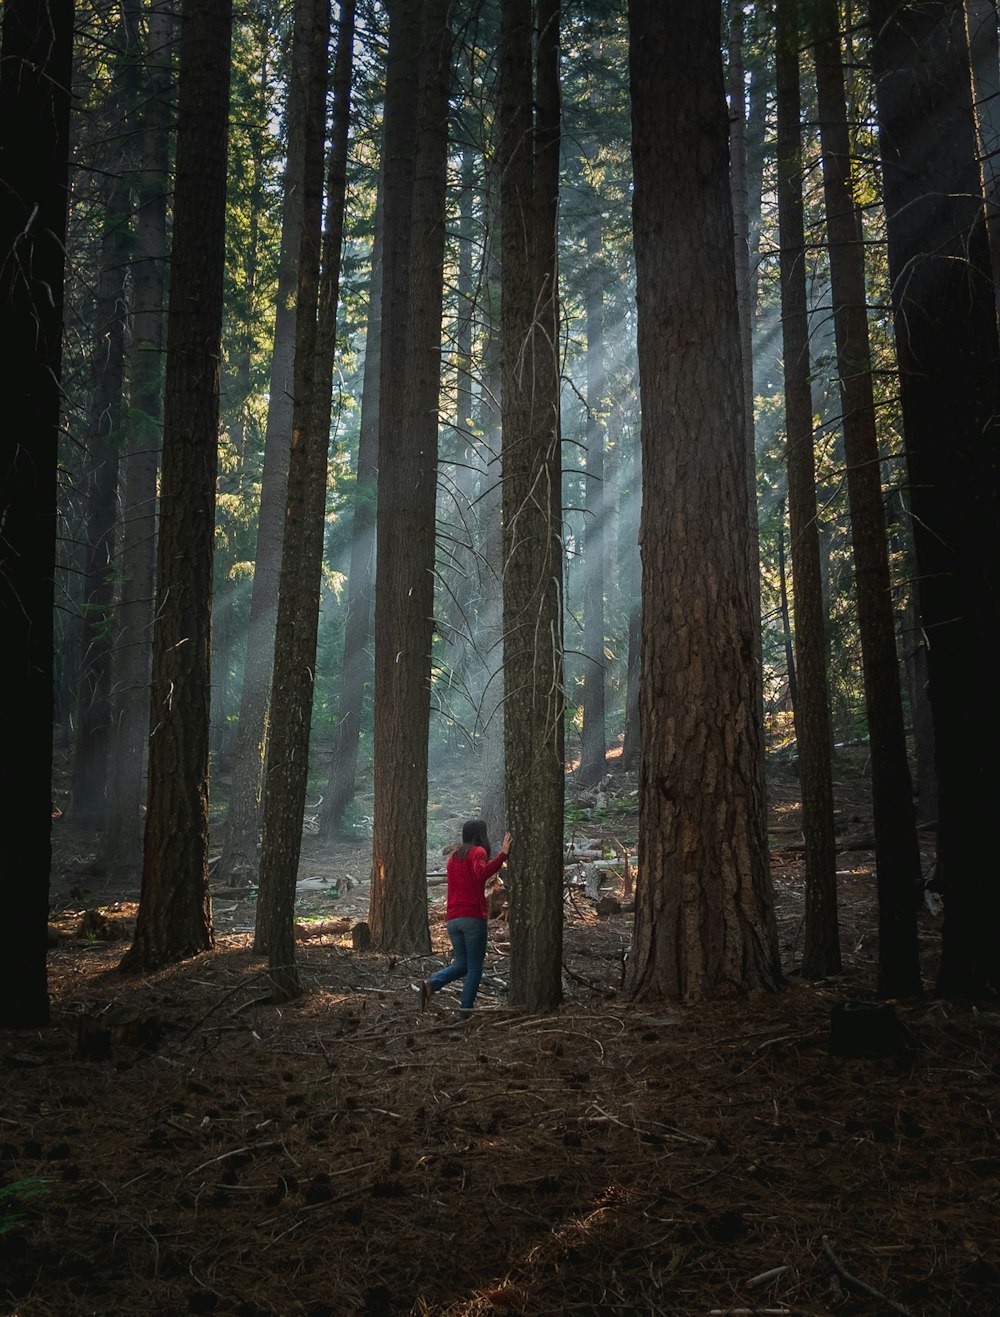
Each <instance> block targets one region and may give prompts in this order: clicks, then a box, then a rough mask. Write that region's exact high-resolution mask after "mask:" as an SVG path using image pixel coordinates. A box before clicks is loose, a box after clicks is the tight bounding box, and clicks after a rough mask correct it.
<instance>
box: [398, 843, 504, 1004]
mask: <svg viewBox="0 0 1000 1317" xmlns="http://www.w3.org/2000/svg"><path fill="white" fill-rule="evenodd" d="M509 851H510V833H509V832H505V833H504V835H503V846H502V847H501V849H500V851H499V852H498V853H497V855H496V856H495V857H494V858H493V859H492V860H491V859H490V839H489V837H488V836H487V833H486V820H485V819H469V821H468V822H467V823H465V824H463V826H462V844H461V845H460V846H458V847H456V849H455V850H453V851H452V853H451V855H450V856H449V857H448V909H447V912H446V918H447V921H448V922H447V924H446V925H445V927H446V928H447V929H448V936H449V937H450V938H451V945H452V947H453V948H454V960H452V962H451V964H450V965H446V966H445V968H444V969H439V970H438V971H437V973H436V974H432V975H431V976H430V978H429V979H425V980H424V982H423V983H422V984H421V985H420V1009H421V1010H423V1009H424V1007H425V1006H426V1005H427V1003H428V1002H429V1001H430V999H431V997H433V995H434V994H435V992H437V990H438V988H443V987H444V985H445V984H446V983H453V982H454V981H455V979H463V978H464V979H465V983H464V984H463V986H462V1003H461V1007H460V1009H459V1014H460V1015H461V1017H462V1019H463V1020H466V1019H468V1018H469V1015H470V1013H471V1011H472V1003H473V1002H474V1001H475V1000H476V993H477V992H478V991H479V983H480V980H481V979H482V977H483V960H484V959H485V957H486V883H487V881H488V880H489V879H490V878H492V877H493V875H494V874H495V873H498V872H499V871H500V869H501V868H502V866H503V865H504V864H505V862H506V860H507V855H508V852H509Z"/></svg>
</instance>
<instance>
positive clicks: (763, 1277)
mask: <svg viewBox="0 0 1000 1317" xmlns="http://www.w3.org/2000/svg"><path fill="white" fill-rule="evenodd" d="M789 1269H790V1268H789V1267H788V1266H784V1267H772V1268H771V1270H770V1271H762V1272H761V1273H760V1275H759V1276H751V1277H750V1279H749V1280H748V1281H744V1284H745V1285H746V1287H747V1289H749V1288H750V1287H751V1285H766V1284H767V1282H768V1281H769V1280H777V1279H778V1277H779V1276H783V1275H784V1274H785V1272H786V1271H788V1270H789Z"/></svg>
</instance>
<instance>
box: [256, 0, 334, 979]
mask: <svg viewBox="0 0 1000 1317" xmlns="http://www.w3.org/2000/svg"><path fill="white" fill-rule="evenodd" d="M303 3H305V4H306V6H307V8H309V9H312V11H313V14H312V23H311V35H310V40H309V46H308V49H307V50H306V51H305V52H304V53H303V63H304V65H305V67H306V68H307V70H308V79H309V82H308V90H307V95H306V103H305V112H306V130H305V160H304V170H303V179H304V189H303V213H302V239H301V243H300V246H299V254H300V261H299V295H298V311H297V325H296V335H295V407H294V412H293V421H292V452H291V461H290V463H289V468H288V511H287V513H286V516H285V542H284V546H283V548H282V553H281V583H280V587H279V593H278V628H277V636H276V639H275V646H274V684H273V689H272V691H271V709H272V711H273V725H272V730H271V742H270V747H269V751H268V760H267V782H266V789H265V796H264V837H263V843H262V847H261V866H260V898H259V900H258V905H257V939H256V945H257V949H258V950H266V951H267V952H268V956H269V964H270V966H271V980H272V983H273V984H274V993H275V1000H277V1001H285V1000H289V999H290V998H292V997H295V996H298V994H299V992H300V990H301V989H300V986H299V979H298V972H297V970H296V969H295V966H294V960H295V931H294V916H295V880H296V878H297V877H298V869H299V854H300V851H301V846H302V816H303V814H304V812H305V803H306V788H307V786H308V782H309V736H310V730H311V726H312V708H313V690H314V687H315V678H314V673H315V670H316V638H317V634H318V629H319V598H320V586H321V581H322V572H323V538H324V531H325V527H326V477H327V463H328V456H329V448H330V413H331V389H332V379H333V364H334V354H335V349H336V325H337V300H338V298H339V295H340V254H341V245H342V239H343V231H344V204H345V198H346V191H347V188H346V170H347V137H348V121H349V115H350V88H351V67H352V55H353V45H354V5H353V2H352V0H347V3H345V4H342V5H341V9H340V33H339V39H338V42H337V61H336V88H335V92H334V119H333V125H332V141H331V148H330V174H329V178H330V186H329V188H328V210H327V223H326V231H325V233H323V235H322V243H321V229H322V219H323V146H324V141H325V138H326V134H325V127H326V112H325V111H326V91H327V64H328V59H329V56H328V47H329V42H330V5H329V0H303ZM321 269H322V280H321V279H320V271H321Z"/></svg>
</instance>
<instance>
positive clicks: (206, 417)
mask: <svg viewBox="0 0 1000 1317" xmlns="http://www.w3.org/2000/svg"><path fill="white" fill-rule="evenodd" d="M231 37H232V4H231V0H202V3H200V4H198V5H195V6H193V7H191V8H186V9H185V10H184V13H183V17H182V19H181V52H180V83H179V89H178V111H177V165H176V174H175V182H174V225H173V235H174V236H173V247H172V251H171V280H170V309H169V314H168V318H167V376H166V387H165V396H164V443H163V472H162V478H161V483H160V535H159V544H158V546H157V595H156V605H157V607H156V630H155V633H154V638H153V671H152V692H151V701H150V727H151V733H150V748H149V794H148V797H147V811H146V831H145V838H144V851H143V874H142V893H141V897H140V901H139V915H138V919H137V921H136V929H135V937H134V940H133V942H132V946H131V948H130V949H129V951H128V952H127V953H126V955H125V957H124V959H123V960H122V969H125V970H138V971H148V970H153V969H157V968H159V967H161V966H163V965H165V964H169V963H171V962H173V961H177V960H182V959H184V958H185V957H187V956H191V955H195V954H196V953H198V952H199V951H204V950H207V949H208V948H209V947H210V946H211V945H212V914H211V899H210V896H209V890H208V734H209V700H210V689H211V686H210V682H211V652H210V648H211V616H212V603H211V591H212V555H213V548H214V543H213V541H214V533H215V516H214V514H215V477H216V471H217V467H218V429H219V357H220V353H221V349H222V298H223V273H224V268H225V230H226V150H227V143H228V128H229V124H228V116H229V79H228V77H225V76H221V77H220V70H224V71H226V72H228V69H229V52H230V42H231Z"/></svg>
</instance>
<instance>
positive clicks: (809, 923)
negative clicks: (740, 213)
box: [775, 0, 841, 978]
mask: <svg viewBox="0 0 1000 1317" xmlns="http://www.w3.org/2000/svg"><path fill="white" fill-rule="evenodd" d="M775 41H776V45H777V57H776V65H777V83H778V229H779V234H780V242H781V257H780V265H781V328H782V339H783V343H784V358H785V432H786V439H785V443H786V449H785V461H786V465H787V468H788V512H789V523H790V528H791V542H792V582H793V587H794V614H795V662H796V667H797V669H798V700H797V701H796V705H795V740H796V743H797V747H798V768H799V783H800V786H801V790H802V834H803V837H804V839H805V870H806V919H805V939H804V949H803V957H802V972H803V974H804V975H805V976H806V977H807V978H826V977H827V976H828V975H830V974H837V973H839V971H840V967H841V962H840V938H839V933H838V927H837V856H836V843H835V840H834V828H833V772H832V766H831V763H830V752H831V748H832V743H833V738H832V736H831V733H830V705H829V695H828V691H827V679H826V614H825V610H824V607H823V589H822V583H821V579H820V550H819V531H818V520H819V514H818V509H817V506H816V471H815V459H814V454H813V407H812V389H811V386H810V369H809V313H808V310H807V298H806V270H805V232H804V222H803V214H802V153H801V125H800V122H799V118H800V102H799V21H798V6H797V3H796V0H778V5H777V26H776V35H775Z"/></svg>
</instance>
